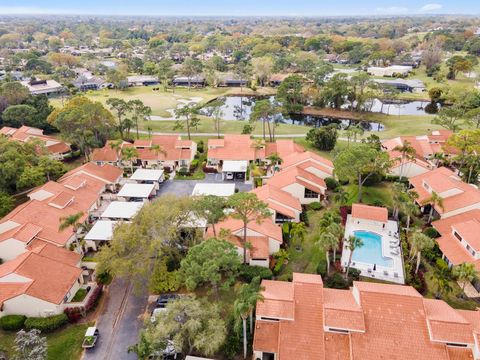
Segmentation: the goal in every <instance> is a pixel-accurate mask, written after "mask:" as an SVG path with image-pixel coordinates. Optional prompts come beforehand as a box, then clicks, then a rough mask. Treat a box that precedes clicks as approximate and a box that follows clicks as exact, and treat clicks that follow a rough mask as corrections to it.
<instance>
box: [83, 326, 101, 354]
mask: <svg viewBox="0 0 480 360" xmlns="http://www.w3.org/2000/svg"><path fill="white" fill-rule="evenodd" d="M99 335H100V332H99V331H98V329H97V328H96V327H95V326H90V327H89V328H88V329H87V331H86V332H85V337H84V338H83V343H82V347H83V348H84V349H91V348H94V347H95V345H96V344H97V340H98V337H99Z"/></svg>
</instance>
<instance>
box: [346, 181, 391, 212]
mask: <svg viewBox="0 0 480 360" xmlns="http://www.w3.org/2000/svg"><path fill="white" fill-rule="evenodd" d="M344 189H345V191H346V192H347V193H348V195H349V198H348V199H349V200H348V205H351V204H353V203H355V202H357V196H358V186H357V185H355V184H350V185H347V186H345V187H344ZM378 202H381V203H382V204H384V205H385V206H388V207H391V206H392V187H391V184H390V183H387V182H381V183H379V184H375V185H373V186H362V203H364V204H367V205H375V204H376V203H378Z"/></svg>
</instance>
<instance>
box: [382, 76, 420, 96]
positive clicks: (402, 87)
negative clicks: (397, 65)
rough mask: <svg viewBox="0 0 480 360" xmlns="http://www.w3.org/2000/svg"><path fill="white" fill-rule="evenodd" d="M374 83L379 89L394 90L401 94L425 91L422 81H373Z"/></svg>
mask: <svg viewBox="0 0 480 360" xmlns="http://www.w3.org/2000/svg"><path fill="white" fill-rule="evenodd" d="M373 81H374V82H376V83H377V84H379V85H380V86H381V87H383V88H386V89H388V88H389V87H390V88H395V89H397V90H399V91H401V92H411V93H422V92H425V91H427V88H426V86H425V84H424V83H423V81H421V80H414V79H412V80H410V79H408V80H405V79H395V80H387V79H374V80H373Z"/></svg>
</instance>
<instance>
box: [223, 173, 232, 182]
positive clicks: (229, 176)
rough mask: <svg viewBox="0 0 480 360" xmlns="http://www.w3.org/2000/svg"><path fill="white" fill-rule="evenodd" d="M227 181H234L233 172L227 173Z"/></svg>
mask: <svg viewBox="0 0 480 360" xmlns="http://www.w3.org/2000/svg"><path fill="white" fill-rule="evenodd" d="M225 180H233V173H232V172H227V173H225Z"/></svg>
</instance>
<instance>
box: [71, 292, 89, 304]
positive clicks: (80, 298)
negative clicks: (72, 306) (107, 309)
mask: <svg viewBox="0 0 480 360" xmlns="http://www.w3.org/2000/svg"><path fill="white" fill-rule="evenodd" d="M85 296H87V290H86V289H78V291H77V293H76V294H75V296H74V297H73V299H72V302H80V301H83V299H85Z"/></svg>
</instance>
